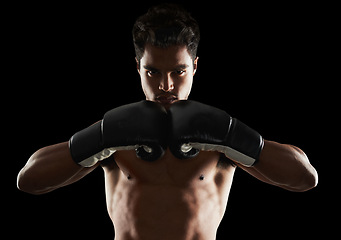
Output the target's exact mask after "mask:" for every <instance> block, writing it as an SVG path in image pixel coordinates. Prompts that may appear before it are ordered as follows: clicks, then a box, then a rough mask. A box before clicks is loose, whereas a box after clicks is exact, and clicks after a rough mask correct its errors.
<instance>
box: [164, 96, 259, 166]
mask: <svg viewBox="0 0 341 240" xmlns="http://www.w3.org/2000/svg"><path fill="white" fill-rule="evenodd" d="M169 112H170V115H171V122H172V136H171V144H170V150H171V152H172V153H173V155H174V156H175V157H177V158H180V159H182V158H190V157H194V156H196V155H197V154H198V153H199V150H203V151H218V152H221V153H224V154H225V155H226V157H228V158H230V159H232V160H233V161H235V162H238V163H240V164H242V165H244V166H247V167H250V166H252V165H253V164H254V163H255V162H256V161H257V160H258V158H259V154H260V152H261V151H262V148H263V145H264V140H263V138H262V136H261V135H259V133H257V132H256V131H254V130H253V129H251V128H250V127H248V126H246V125H245V124H244V123H242V122H240V121H239V120H237V119H235V118H232V117H231V116H230V115H228V114H227V113H226V112H225V111H222V110H220V109H218V108H215V107H211V106H208V105H205V104H202V103H199V102H195V101H178V102H176V103H174V104H172V105H171V107H170V109H169Z"/></svg>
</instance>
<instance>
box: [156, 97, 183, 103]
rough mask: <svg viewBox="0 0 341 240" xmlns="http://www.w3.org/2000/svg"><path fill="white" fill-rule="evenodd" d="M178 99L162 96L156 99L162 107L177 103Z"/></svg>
mask: <svg viewBox="0 0 341 240" xmlns="http://www.w3.org/2000/svg"><path fill="white" fill-rule="evenodd" d="M177 99H178V98H177V97H176V96H174V95H160V96H157V97H156V101H157V102H159V103H161V104H162V105H168V104H172V103H173V102H175V101H177Z"/></svg>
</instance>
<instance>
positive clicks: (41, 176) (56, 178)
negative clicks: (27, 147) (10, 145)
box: [18, 142, 89, 194]
mask: <svg viewBox="0 0 341 240" xmlns="http://www.w3.org/2000/svg"><path fill="white" fill-rule="evenodd" d="M87 170H89V169H87ZM82 171H83V167H81V166H79V165H78V164H76V163H75V162H74V161H73V160H72V158H71V155H70V150H69V147H68V142H64V143H59V144H56V145H52V146H48V147H44V148H42V149H39V150H38V151H37V152H35V153H34V154H33V155H32V156H31V157H30V159H29V160H28V162H27V163H26V165H25V166H24V167H23V169H22V170H21V171H20V172H19V174H18V188H19V189H20V190H22V191H25V192H29V193H32V194H42V193H46V192H50V191H53V190H55V189H57V188H59V187H62V186H65V185H67V184H68V182H69V181H70V180H73V181H74V178H75V177H77V176H78V175H80V174H81V173H82ZM81 175H84V174H81Z"/></svg>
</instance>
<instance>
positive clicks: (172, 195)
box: [103, 150, 235, 240]
mask: <svg viewBox="0 0 341 240" xmlns="http://www.w3.org/2000/svg"><path fill="white" fill-rule="evenodd" d="M114 158H115V161H113V160H111V161H106V163H105V164H103V169H104V172H105V180H106V198H107V207H108V212H109V215H110V217H111V219H112V221H113V223H114V227H115V235H116V238H115V239H116V240H128V239H134V240H135V239H139V240H143V239H148V240H153V239H164V240H167V239H172V240H174V239H177V240H187V239H188V240H194V239H203V240H213V239H215V236H216V230H217V228H218V225H219V223H220V221H221V219H222V217H223V215H224V212H225V208H226V204H227V198H228V195H229V191H230V187H231V183H232V178H233V174H234V170H235V168H234V167H233V166H232V165H230V164H229V163H228V162H227V161H226V159H225V161H224V160H221V158H220V154H219V153H217V152H200V153H199V154H198V155H197V156H196V157H195V158H192V159H185V160H180V159H177V158H175V157H174V156H173V155H172V154H171V153H170V151H169V150H167V151H166V152H165V155H164V156H163V157H162V158H161V159H159V160H157V161H155V162H146V161H143V160H141V159H139V158H137V157H136V154H135V151H120V152H117V153H115V154H114Z"/></svg>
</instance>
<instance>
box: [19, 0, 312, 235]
mask: <svg viewBox="0 0 341 240" xmlns="http://www.w3.org/2000/svg"><path fill="white" fill-rule="evenodd" d="M133 37H134V44H135V52H136V62H137V70H138V72H139V74H140V77H141V84H142V89H143V91H144V93H145V96H146V100H147V101H141V102H138V103H133V104H128V105H124V106H121V107H119V108H115V109H113V110H111V111H109V112H107V113H106V114H105V115H104V117H103V120H101V121H99V122H97V123H95V124H93V125H92V126H90V127H89V128H86V129H84V130H82V131H80V132H78V133H76V134H75V135H73V136H72V138H71V139H70V140H69V141H67V142H63V143H59V144H56V145H52V146H48V147H44V148H42V149H39V150H38V151H37V152H35V153H34V154H33V155H32V156H31V157H30V159H29V160H28V162H27V164H26V165H25V166H24V167H23V169H22V170H21V171H20V173H19V175H18V188H19V189H20V190H22V191H24V192H28V193H31V194H44V193H48V192H51V191H53V190H55V189H58V188H60V187H63V186H66V185H69V184H72V183H74V182H76V181H78V180H80V179H81V178H83V177H84V176H86V175H87V174H89V173H90V172H91V171H93V170H94V169H95V168H97V167H98V166H101V167H102V168H103V170H104V174H105V190H106V202H107V209H108V213H109V215H110V218H111V219H112V222H113V225H114V228H115V236H116V238H115V239H116V240H128V239H134V240H143V239H145V240H153V239H157V240H159V239H164V240H168V239H169V240H174V239H177V240H192V239H201V240H213V239H215V238H216V231H217V228H218V226H219V224H220V222H221V220H222V218H223V215H224V212H225V208H226V204H227V199H228V196H229V191H230V187H231V184H232V179H233V175H234V172H235V169H236V167H240V168H242V169H243V170H245V171H246V172H248V173H249V174H251V175H252V176H254V177H256V178H258V179H259V180H261V181H263V182H266V183H269V184H272V185H275V186H278V187H281V188H284V189H287V190H290V191H297V192H301V191H307V190H309V189H311V188H313V187H315V186H316V184H317V179H318V177H317V172H316V171H315V169H314V168H313V166H312V165H311V164H310V163H309V160H308V158H307V156H306V155H305V154H304V152H303V151H302V150H300V149H299V148H297V147H295V146H291V145H286V144H280V143H276V142H273V141H268V140H264V139H263V138H262V137H261V136H260V135H259V134H258V133H257V132H256V131H254V130H252V129H250V128H249V127H247V126H246V125H244V124H242V123H241V122H240V121H238V120H236V119H234V118H231V117H230V116H229V115H228V114H227V113H225V112H224V111H222V110H219V109H217V108H214V107H211V106H207V105H205V104H201V103H198V102H194V101H189V100H188V101H186V100H187V98H188V96H189V94H190V91H191V87H192V82H193V76H194V75H195V73H196V70H197V64H198V57H197V56H196V51H197V46H198V43H199V29H198V26H197V23H196V21H195V20H194V19H193V18H192V17H191V16H190V15H189V14H188V13H187V12H186V11H184V10H183V9H180V8H178V7H175V6H171V7H169V6H168V5H161V6H157V7H154V8H152V9H150V10H149V12H148V13H147V14H146V15H144V16H142V17H140V18H139V19H138V20H137V21H136V23H135V25H134V28H133ZM85 201H86V200H85ZM89 204H91V203H89Z"/></svg>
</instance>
